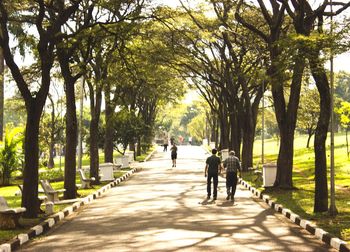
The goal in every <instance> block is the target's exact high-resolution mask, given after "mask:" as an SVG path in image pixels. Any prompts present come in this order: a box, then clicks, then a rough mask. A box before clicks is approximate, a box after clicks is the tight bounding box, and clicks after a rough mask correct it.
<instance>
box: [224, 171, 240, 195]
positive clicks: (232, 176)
mask: <svg viewBox="0 0 350 252" xmlns="http://www.w3.org/2000/svg"><path fill="white" fill-rule="evenodd" d="M237 181H238V179H237V173H235V172H228V173H227V174H226V189H227V195H229V196H231V197H232V198H233V197H234V196H235V193H236V187H237Z"/></svg>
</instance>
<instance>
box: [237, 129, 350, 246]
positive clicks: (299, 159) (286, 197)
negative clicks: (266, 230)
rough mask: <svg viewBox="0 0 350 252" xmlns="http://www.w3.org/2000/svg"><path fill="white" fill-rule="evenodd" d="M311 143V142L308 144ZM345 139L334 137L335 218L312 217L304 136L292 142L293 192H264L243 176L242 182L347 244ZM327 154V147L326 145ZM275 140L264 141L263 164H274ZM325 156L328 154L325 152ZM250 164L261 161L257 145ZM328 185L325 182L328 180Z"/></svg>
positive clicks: (349, 175)
mask: <svg viewBox="0 0 350 252" xmlns="http://www.w3.org/2000/svg"><path fill="white" fill-rule="evenodd" d="M312 141H313V140H311V143H312ZM345 141H346V140H345V136H344V135H343V134H337V135H336V137H335V171H336V181H335V184H336V206H337V209H338V211H339V214H338V215H337V216H336V217H331V216H329V215H328V214H327V213H321V214H320V213H317V214H316V213H313V205H314V196H315V194H314V189H315V185H314V183H315V181H314V173H315V171H314V167H315V165H314V151H313V148H312V147H311V148H306V147H305V145H306V136H298V137H296V138H295V141H294V146H295V151H294V164H293V167H294V168H293V185H294V186H295V188H296V189H295V190H290V191H285V190H276V189H264V188H262V184H261V182H260V181H254V180H255V175H254V174H252V173H245V174H244V175H243V178H244V179H245V180H247V181H249V182H250V183H251V184H252V185H254V186H255V187H257V188H260V189H261V190H262V191H264V193H266V194H268V195H270V196H271V198H272V199H273V200H275V201H276V202H278V203H280V204H282V205H283V206H284V207H286V208H289V209H290V210H292V211H293V212H294V213H296V214H298V215H300V216H301V217H302V218H305V219H308V220H311V221H313V222H314V223H315V224H316V225H317V226H319V227H321V228H323V229H325V230H326V231H328V232H329V233H331V234H332V235H335V236H337V237H339V238H341V239H343V240H345V241H347V242H350V188H349V185H350V168H349V166H350V160H349V159H348V157H347V151H346V144H345ZM327 147H328V151H329V143H327ZM278 148H279V146H278V144H277V141H276V139H269V140H267V141H265V162H266V163H267V162H276V160H277V153H278ZM328 153H329V152H328ZM254 160H255V162H256V163H257V162H259V161H260V160H261V142H260V141H257V142H256V144H255V147H254ZM328 181H329V178H328Z"/></svg>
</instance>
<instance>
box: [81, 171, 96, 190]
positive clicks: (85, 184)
mask: <svg viewBox="0 0 350 252" xmlns="http://www.w3.org/2000/svg"><path fill="white" fill-rule="evenodd" d="M78 172H79V175H80V181H81V189H88V188H92V186H91V182H93V181H95V180H96V179H95V178H94V177H91V178H87V177H86V176H85V172H84V171H83V170H81V169H79V170H78Z"/></svg>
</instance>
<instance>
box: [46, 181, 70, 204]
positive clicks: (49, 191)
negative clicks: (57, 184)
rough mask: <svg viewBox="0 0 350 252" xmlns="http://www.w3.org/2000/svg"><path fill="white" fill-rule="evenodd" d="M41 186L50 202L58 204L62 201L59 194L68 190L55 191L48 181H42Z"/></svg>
mask: <svg viewBox="0 0 350 252" xmlns="http://www.w3.org/2000/svg"><path fill="white" fill-rule="evenodd" d="M40 184H41V187H42V188H43V190H44V192H45V194H46V196H47V198H48V201H51V202H58V201H59V200H60V199H59V197H58V194H59V193H62V192H65V191H66V189H60V190H55V189H53V188H52V186H51V184H50V182H49V181H48V180H46V179H45V180H40Z"/></svg>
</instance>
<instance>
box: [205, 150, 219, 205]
mask: <svg viewBox="0 0 350 252" xmlns="http://www.w3.org/2000/svg"><path fill="white" fill-rule="evenodd" d="M217 152H218V151H217V150H216V149H212V151H211V153H212V155H211V156H210V157H208V158H207V160H206V162H205V163H206V165H205V171H204V176H205V177H207V199H210V196H211V180H213V184H214V187H213V200H216V199H217V194H218V182H219V181H218V176H219V173H220V172H221V160H220V158H219V157H218V156H216V153H217Z"/></svg>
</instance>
